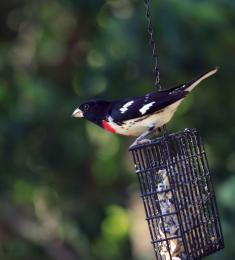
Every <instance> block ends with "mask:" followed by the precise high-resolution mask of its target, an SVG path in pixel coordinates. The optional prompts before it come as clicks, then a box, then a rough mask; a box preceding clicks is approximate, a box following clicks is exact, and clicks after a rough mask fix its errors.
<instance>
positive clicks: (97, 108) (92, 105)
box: [72, 100, 110, 124]
mask: <svg viewBox="0 0 235 260" xmlns="http://www.w3.org/2000/svg"><path fill="white" fill-rule="evenodd" d="M109 105H110V103H109V102H107V101H103V100H91V101H88V102H85V103H82V104H81V105H80V106H79V107H77V108H76V109H75V110H74V112H73V114H72V116H73V117H77V118H82V117H84V118H85V119H87V120H89V121H92V122H94V123H97V124H100V122H101V121H102V119H104V117H105V116H106V114H107V111H108V108H109Z"/></svg>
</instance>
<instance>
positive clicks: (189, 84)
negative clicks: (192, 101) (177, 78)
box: [182, 67, 219, 92]
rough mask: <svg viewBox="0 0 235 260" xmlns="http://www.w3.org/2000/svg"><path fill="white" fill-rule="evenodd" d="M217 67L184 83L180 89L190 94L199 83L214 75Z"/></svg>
mask: <svg viewBox="0 0 235 260" xmlns="http://www.w3.org/2000/svg"><path fill="white" fill-rule="evenodd" d="M218 69H219V67H216V68H214V69H211V70H209V71H207V72H206V73H203V74H201V75H200V76H198V77H196V78H194V79H192V80H190V81H189V82H187V83H185V84H184V85H183V86H182V88H183V89H184V90H186V91H188V92H191V91H192V90H193V89H194V88H195V87H196V86H197V85H198V84H199V83H200V82H201V81H203V80H204V79H206V78H208V77H210V76H212V75H214V74H215V73H216V72H217V71H218Z"/></svg>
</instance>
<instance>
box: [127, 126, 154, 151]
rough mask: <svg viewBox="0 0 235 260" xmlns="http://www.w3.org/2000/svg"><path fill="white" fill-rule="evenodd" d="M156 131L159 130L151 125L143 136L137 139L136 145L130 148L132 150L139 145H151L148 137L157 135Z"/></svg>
mask: <svg viewBox="0 0 235 260" xmlns="http://www.w3.org/2000/svg"><path fill="white" fill-rule="evenodd" d="M156 130H158V129H157V128H156V127H155V125H154V124H152V125H150V126H149V127H148V129H147V131H145V132H144V133H143V134H141V135H140V136H139V137H137V138H136V140H135V141H134V143H133V144H132V145H131V146H130V147H131V148H132V147H134V146H136V145H138V144H143V143H149V142H151V140H150V139H149V138H147V137H150V136H151V135H152V134H154V133H156Z"/></svg>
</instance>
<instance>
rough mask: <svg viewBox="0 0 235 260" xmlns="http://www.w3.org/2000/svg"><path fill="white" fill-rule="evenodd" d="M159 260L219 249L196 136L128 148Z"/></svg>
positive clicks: (165, 138) (216, 219)
mask: <svg viewBox="0 0 235 260" xmlns="http://www.w3.org/2000/svg"><path fill="white" fill-rule="evenodd" d="M130 151H131V153H132V156H133V160H134V164H135V170H136V174H137V176H138V180H139V184H140V189H141V197H142V199H143V203H144V208H145V213H146V220H147V222H148V226H149V230H150V235H151V240H152V244H153V247H154V250H155V253H156V257H157V259H158V260H183V259H185V260H194V259H201V258H202V257H204V256H208V255H210V254H212V253H214V252H216V251H218V250H220V249H222V248H223V247H224V242H223V236H222V231H221V225H220V219H219V213H218V209H217V204H216V199H215V193H214V189H213V184H212V181H211V175H210V170H209V166H208V161H207V157H206V152H205V148H204V145H203V142H202V139H201V137H200V135H199V132H198V131H197V130H196V129H187V130H185V131H183V132H180V133H176V134H166V133H165V134H163V135H162V136H161V137H159V138H157V139H155V140H153V141H151V143H148V144H142V145H136V146H134V147H132V148H130Z"/></svg>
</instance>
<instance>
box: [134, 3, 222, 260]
mask: <svg viewBox="0 0 235 260" xmlns="http://www.w3.org/2000/svg"><path fill="white" fill-rule="evenodd" d="M144 2H145V6H146V18H147V21H148V34H149V43H150V46H151V48H152V56H153V59H154V70H153V72H154V74H155V78H156V80H155V86H156V87H158V89H159V90H161V85H160V72H159V68H158V59H157V54H156V50H157V47H156V43H155V41H154V30H153V25H152V20H151V12H150V0H144ZM162 130H163V134H162V135H161V136H160V137H158V138H155V139H152V140H150V142H147V143H145V144H136V145H134V146H133V145H132V146H130V148H129V151H130V152H131V153H132V156H133V160H134V165H135V171H136V175H137V176H138V180H139V185H140V190H141V197H142V200H143V204H144V208H145V213H146V220H147V223H148V226H149V230H150V236H151V240H152V241H151V242H152V244H153V247H154V251H155V254H156V258H157V259H158V260H196V259H201V258H202V257H204V256H208V255H210V254H212V253H214V252H216V251H219V250H221V249H222V248H223V247H224V240H223V235H222V230H221V224H220V219H219V213H218V208H217V204H216V198H215V192H214V188H213V184H212V180H211V175H210V170H209V166H208V160H207V156H206V151H205V147H204V144H203V142H202V138H201V136H200V134H199V131H198V130H196V129H186V130H184V131H182V132H179V133H171V134H169V133H167V131H166V128H165V127H163V128H162Z"/></svg>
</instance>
